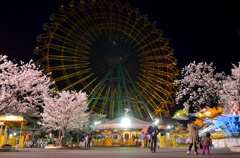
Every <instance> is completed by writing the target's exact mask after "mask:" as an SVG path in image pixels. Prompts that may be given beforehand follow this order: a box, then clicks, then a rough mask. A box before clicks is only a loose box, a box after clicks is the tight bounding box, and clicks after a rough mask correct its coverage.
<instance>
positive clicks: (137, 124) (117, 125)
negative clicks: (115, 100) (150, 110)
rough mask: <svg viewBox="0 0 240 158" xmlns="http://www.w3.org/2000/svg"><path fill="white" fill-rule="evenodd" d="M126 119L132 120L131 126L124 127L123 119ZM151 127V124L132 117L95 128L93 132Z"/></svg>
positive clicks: (120, 118)
mask: <svg viewBox="0 0 240 158" xmlns="http://www.w3.org/2000/svg"><path fill="white" fill-rule="evenodd" d="M125 117H127V118H129V120H130V125H129V126H128V127H124V125H123V124H122V119H123V118H125ZM149 125H151V123H150V122H145V121H142V120H139V119H136V118H134V117H131V116H123V117H119V118H117V119H115V120H111V121H108V122H106V123H104V124H99V125H96V126H93V128H92V129H93V131H95V130H104V129H143V128H144V127H146V126H149Z"/></svg>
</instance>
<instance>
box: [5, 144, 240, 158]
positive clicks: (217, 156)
mask: <svg viewBox="0 0 240 158" xmlns="http://www.w3.org/2000/svg"><path fill="white" fill-rule="evenodd" d="M186 151H187V149H186V148H172V149H170V148H158V149H157V151H156V153H151V152H150V150H149V149H148V148H139V147H92V148H90V149H85V148H65V149H63V148H60V149H50V148H48V149H46V148H22V149H18V151H16V152H0V158H192V157H194V158H195V157H202V158H204V157H208V155H201V154H199V155H194V154H193V152H192V153H191V154H189V155H187V152H186ZM199 153H201V151H199ZM239 157H240V152H232V151H230V149H211V158H239Z"/></svg>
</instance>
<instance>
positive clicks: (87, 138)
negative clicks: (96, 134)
mask: <svg viewBox="0 0 240 158" xmlns="http://www.w3.org/2000/svg"><path fill="white" fill-rule="evenodd" d="M88 140H89V134H87V135H86V137H85V148H87V147H88Z"/></svg>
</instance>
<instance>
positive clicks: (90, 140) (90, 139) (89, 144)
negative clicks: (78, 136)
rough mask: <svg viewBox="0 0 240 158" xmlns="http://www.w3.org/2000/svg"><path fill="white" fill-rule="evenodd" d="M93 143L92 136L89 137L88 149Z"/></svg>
mask: <svg viewBox="0 0 240 158" xmlns="http://www.w3.org/2000/svg"><path fill="white" fill-rule="evenodd" d="M91 142H92V136H91V135H88V142H87V148H90V147H91Z"/></svg>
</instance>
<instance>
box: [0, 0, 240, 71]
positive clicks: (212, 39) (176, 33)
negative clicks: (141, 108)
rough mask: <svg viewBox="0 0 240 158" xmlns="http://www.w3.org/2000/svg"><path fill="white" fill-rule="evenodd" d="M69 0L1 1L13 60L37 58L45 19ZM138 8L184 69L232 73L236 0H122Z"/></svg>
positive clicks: (3, 45) (4, 43)
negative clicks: (198, 66) (209, 66)
mask: <svg viewBox="0 0 240 158" xmlns="http://www.w3.org/2000/svg"><path fill="white" fill-rule="evenodd" d="M68 2H69V0H4V1H1V2H0V19H1V22H0V53H1V54H6V55H8V56H9V58H10V59H17V60H23V61H29V60H30V59H36V56H34V55H33V53H32V50H33V48H34V47H35V46H36V44H37V42H36V40H35V39H36V36H37V35H38V34H40V33H43V31H42V29H41V28H42V24H44V23H45V22H49V20H48V17H49V15H50V14H51V13H56V12H58V7H59V6H60V5H61V4H64V5H68ZM120 2H121V3H122V4H125V3H126V2H129V4H130V6H131V8H132V9H134V8H136V7H139V9H140V13H141V14H148V17H149V21H157V28H158V29H162V30H163V31H164V35H163V36H164V37H166V38H168V39H169V40H170V44H169V46H170V47H172V48H174V50H175V54H174V56H175V57H176V58H177V59H178V68H179V69H180V70H181V69H182V68H183V67H184V66H187V65H188V64H189V63H190V62H192V61H196V62H202V61H203V62H213V64H214V65H215V66H216V67H217V71H224V72H226V73H230V69H231V68H232V65H231V63H234V64H238V62H239V61H240V60H239V55H238V54H240V47H239V45H240V9H239V5H238V4H237V1H231V2H229V1H228V2H226V1H222V2H220V1H217V0H213V1H209V0H128V1H127V0H120Z"/></svg>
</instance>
